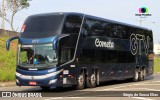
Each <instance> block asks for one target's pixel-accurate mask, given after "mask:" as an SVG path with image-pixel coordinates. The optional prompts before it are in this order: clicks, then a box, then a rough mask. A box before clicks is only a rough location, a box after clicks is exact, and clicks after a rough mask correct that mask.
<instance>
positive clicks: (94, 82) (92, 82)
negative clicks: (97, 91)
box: [87, 70, 97, 88]
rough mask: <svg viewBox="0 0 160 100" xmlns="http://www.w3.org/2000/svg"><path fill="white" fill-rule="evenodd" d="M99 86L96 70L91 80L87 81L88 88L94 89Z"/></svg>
mask: <svg viewBox="0 0 160 100" xmlns="http://www.w3.org/2000/svg"><path fill="white" fill-rule="evenodd" d="M96 85H97V74H96V72H95V70H94V71H93V72H92V74H91V76H90V78H89V79H87V87H89V88H94V87H96Z"/></svg>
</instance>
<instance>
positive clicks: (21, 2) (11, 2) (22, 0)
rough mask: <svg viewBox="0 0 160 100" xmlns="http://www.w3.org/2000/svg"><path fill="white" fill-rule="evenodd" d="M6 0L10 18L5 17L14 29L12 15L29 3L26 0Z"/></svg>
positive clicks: (26, 6)
mask: <svg viewBox="0 0 160 100" xmlns="http://www.w3.org/2000/svg"><path fill="white" fill-rule="evenodd" d="M6 1H7V4H6V5H7V9H8V10H10V11H11V12H12V16H11V18H10V19H5V20H6V21H7V22H8V23H9V24H10V26H11V29H12V31H15V30H14V27H13V21H14V16H15V14H16V13H17V12H18V11H20V10H22V9H24V8H28V7H29V3H28V1H27V0H6Z"/></svg>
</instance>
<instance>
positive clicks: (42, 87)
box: [40, 86, 50, 90]
mask: <svg viewBox="0 0 160 100" xmlns="http://www.w3.org/2000/svg"><path fill="white" fill-rule="evenodd" d="M40 87H41V89H42V90H49V89H50V87H46V86H40Z"/></svg>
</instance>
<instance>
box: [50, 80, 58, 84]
mask: <svg viewBox="0 0 160 100" xmlns="http://www.w3.org/2000/svg"><path fill="white" fill-rule="evenodd" d="M56 81H57V79H53V80H50V81H49V84H52V83H55V82H56Z"/></svg>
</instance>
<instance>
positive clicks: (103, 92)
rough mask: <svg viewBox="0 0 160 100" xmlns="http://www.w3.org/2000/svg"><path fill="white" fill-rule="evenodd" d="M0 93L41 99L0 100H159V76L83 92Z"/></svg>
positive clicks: (32, 89)
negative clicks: (30, 95)
mask: <svg viewBox="0 0 160 100" xmlns="http://www.w3.org/2000/svg"><path fill="white" fill-rule="evenodd" d="M0 91H1V92H2V91H8V92H9V91H18V93H22V94H23V92H29V93H33V94H34V93H40V94H38V96H40V95H42V97H38V98H31V97H29V98H28V97H27V98H21V97H12V98H9V97H1V98H0V99H2V100H23V99H24V100H34V99H38V100H97V99H98V100H160V74H154V75H153V76H150V77H147V78H146V79H145V81H140V82H131V81H128V80H121V81H108V82H105V83H102V84H101V85H100V86H98V87H96V88H87V89H84V90H74V89H73V88H72V87H64V88H60V89H55V88H51V89H50V90H47V91H44V90H42V89H41V88H40V87H26V86H25V87H18V86H13V87H0ZM15 93H16V92H15ZM18 93H17V94H18ZM1 94H2V93H1ZM22 94H21V95H22ZM14 96H17V95H14ZM44 96H47V97H44ZM158 96H159V97H158Z"/></svg>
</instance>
